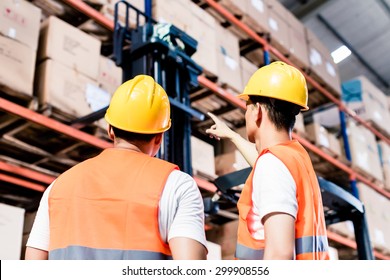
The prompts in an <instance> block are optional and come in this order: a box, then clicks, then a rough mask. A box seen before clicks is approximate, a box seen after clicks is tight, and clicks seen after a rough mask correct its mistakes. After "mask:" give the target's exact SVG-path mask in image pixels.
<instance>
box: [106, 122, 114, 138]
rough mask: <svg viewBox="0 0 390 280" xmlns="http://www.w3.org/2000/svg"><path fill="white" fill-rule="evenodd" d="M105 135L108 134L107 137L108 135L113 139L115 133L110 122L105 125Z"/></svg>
mask: <svg viewBox="0 0 390 280" xmlns="http://www.w3.org/2000/svg"><path fill="white" fill-rule="evenodd" d="M107 135H108V137H109V138H110V139H111V140H112V141H114V139H115V134H114V130H113V129H112V126H111V124H108V125H107Z"/></svg>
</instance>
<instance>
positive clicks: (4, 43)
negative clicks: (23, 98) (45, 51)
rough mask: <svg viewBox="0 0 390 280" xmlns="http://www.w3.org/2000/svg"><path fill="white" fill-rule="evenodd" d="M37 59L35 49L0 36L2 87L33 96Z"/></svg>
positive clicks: (0, 78)
mask: <svg viewBox="0 0 390 280" xmlns="http://www.w3.org/2000/svg"><path fill="white" fill-rule="evenodd" d="M35 58H36V51H35V50H34V49H31V48H29V47H28V46H26V45H23V44H22V43H19V42H17V41H15V40H12V39H10V38H7V37H3V36H0V65H1V67H0V85H2V86H5V87H6V88H9V89H10V90H12V91H16V92H20V93H24V94H27V95H31V96H32V94H33V82H34V71H35Z"/></svg>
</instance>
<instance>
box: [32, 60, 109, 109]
mask: <svg viewBox="0 0 390 280" xmlns="http://www.w3.org/2000/svg"><path fill="white" fill-rule="evenodd" d="M36 94H37V95H38V99H39V102H40V104H41V105H46V104H50V105H52V106H54V107H55V108H57V109H58V110H60V111H61V112H63V113H64V114H68V115H71V116H74V117H82V116H85V115H88V114H90V113H92V112H94V111H96V110H98V109H101V108H103V107H105V106H107V105H108V104H109V102H110V94H109V93H107V92H106V91H104V90H102V89H100V88H99V87H98V84H97V83H96V82H95V81H94V80H92V79H90V78H89V77H87V76H85V75H84V74H82V73H80V72H77V71H75V70H74V69H71V68H69V67H67V66H65V65H63V64H61V63H60V62H58V61H55V60H51V59H48V60H46V61H45V62H44V63H42V64H40V65H39V67H38V69H37V79H36Z"/></svg>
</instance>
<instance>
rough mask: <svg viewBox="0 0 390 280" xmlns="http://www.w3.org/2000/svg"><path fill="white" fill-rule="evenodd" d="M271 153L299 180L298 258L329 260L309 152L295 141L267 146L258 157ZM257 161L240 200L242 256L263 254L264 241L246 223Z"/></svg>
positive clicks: (239, 226)
mask: <svg viewBox="0 0 390 280" xmlns="http://www.w3.org/2000/svg"><path fill="white" fill-rule="evenodd" d="M269 152H270V153H272V154H273V155H274V156H276V157H277V158H278V159H279V160H281V161H282V162H283V163H284V165H285V166H286V167H287V169H288V170H289V171H290V173H291V175H292V177H293V179H294V181H295V183H296V198H297V203H298V212H297V217H296V220H295V238H296V240H295V247H296V248H295V254H296V256H295V258H296V259H305V260H314V259H321V260H325V259H329V254H328V240H327V236H326V226H325V218H324V210H323V206H322V198H321V191H320V188H319V185H318V180H317V177H316V175H315V172H314V169H313V165H312V163H311V161H310V157H309V155H308V154H307V152H306V150H305V149H304V148H303V147H302V145H301V144H299V142H298V141H296V140H293V141H288V142H286V143H282V144H279V145H276V146H274V147H270V148H269V149H265V150H263V151H262V152H261V154H260V155H259V158H260V157H261V156H262V155H263V154H265V153H269ZM256 164H257V161H256V163H255V166H254V167H253V170H252V172H251V174H250V175H249V177H248V179H247V181H246V183H245V186H244V188H243V190H242V192H241V196H240V199H239V201H238V203H237V207H238V211H239V217H240V219H239V224H238V236H237V250H236V257H237V258H239V259H262V258H263V256H264V249H265V240H264V239H263V240H257V239H254V238H253V237H252V236H251V234H250V232H249V230H248V224H247V217H248V214H249V212H250V211H251V208H252V207H253V202H252V190H253V185H252V181H253V174H254V170H255V169H256Z"/></svg>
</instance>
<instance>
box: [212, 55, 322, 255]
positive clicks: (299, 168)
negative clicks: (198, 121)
mask: <svg viewBox="0 0 390 280" xmlns="http://www.w3.org/2000/svg"><path fill="white" fill-rule="evenodd" d="M238 97H239V98H242V99H244V100H245V101H246V113H245V120H246V132H247V137H248V139H249V142H248V141H247V140H245V139H244V138H242V137H241V136H240V135H239V134H237V133H236V132H234V131H232V130H230V129H229V128H228V126H227V125H226V124H225V123H224V122H223V121H222V120H221V119H219V118H217V117H216V116H215V115H213V114H211V113H209V115H210V117H211V118H212V119H213V120H214V122H215V124H214V125H212V126H211V127H210V129H208V130H206V132H207V133H209V134H210V135H211V136H214V137H216V138H217V139H220V138H227V139H230V140H231V141H233V143H234V144H235V145H236V146H237V148H238V149H239V150H240V151H241V152H242V154H243V155H244V157H245V158H246V159H247V161H248V162H249V163H250V164H251V166H253V169H252V172H251V173H250V175H249V177H248V179H247V181H246V183H245V186H244V188H243V190H242V193H241V196H240V199H239V201H238V205H237V207H238V210H239V216H240V219H239V226H238V240H237V247H236V257H237V258H238V259H298V260H318V259H320V260H324V259H329V254H328V240H327V234H326V227H325V219H324V210H323V206H322V199H321V192H320V188H319V184H318V181H317V177H316V174H315V172H314V169H313V166H312V163H311V160H310V158H309V155H308V153H307V152H306V150H305V149H304V148H303V147H302V145H301V144H300V143H299V142H298V141H296V140H292V137H291V130H292V128H293V126H294V123H295V116H296V115H297V114H299V112H300V111H303V110H308V109H309V108H308V106H307V103H308V92H307V86H306V81H305V78H304V76H303V74H302V73H301V72H300V71H299V70H298V69H296V68H295V67H292V66H290V65H288V64H286V63H283V62H279V61H277V62H273V63H271V64H269V65H267V66H264V67H261V68H260V69H258V70H257V71H256V72H255V73H254V74H253V75H252V76H251V78H250V79H249V81H248V83H247V85H246V87H245V89H244V91H243V93H242V94H240V95H239V96H238ZM250 142H251V143H250ZM253 144H254V145H253Z"/></svg>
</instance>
